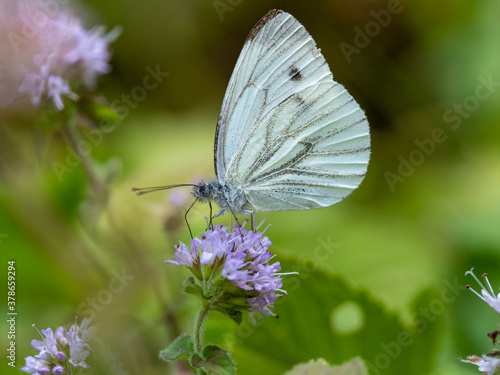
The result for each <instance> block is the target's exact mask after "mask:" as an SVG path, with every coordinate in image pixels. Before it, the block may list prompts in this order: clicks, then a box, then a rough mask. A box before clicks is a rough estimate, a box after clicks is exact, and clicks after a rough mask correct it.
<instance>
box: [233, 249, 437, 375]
mask: <svg viewBox="0 0 500 375" xmlns="http://www.w3.org/2000/svg"><path fill="white" fill-rule="evenodd" d="M280 263H281V268H282V270H286V271H294V270H298V271H299V274H298V275H289V276H286V277H284V278H283V281H284V285H283V289H284V290H286V291H287V292H288V294H287V296H286V297H282V298H278V300H277V301H276V304H275V308H274V309H273V312H275V313H277V314H278V315H279V319H274V318H270V317H267V316H266V317H264V319H263V321H262V323H260V324H258V325H254V324H253V323H252V322H251V321H249V320H248V319H245V320H244V321H243V322H242V324H240V325H239V326H237V327H235V331H234V336H233V337H232V340H231V338H227V339H226V340H227V341H229V342H227V343H226V345H231V344H233V345H234V346H233V348H232V351H231V353H232V357H233V359H234V360H235V361H236V363H238V375H252V374H255V373H265V374H266V375H281V374H283V373H284V372H285V371H287V370H289V369H290V368H292V367H293V365H295V364H296V363H301V362H307V361H309V360H310V359H311V358H324V359H325V360H327V361H328V362H329V363H332V364H341V363H343V362H346V361H348V360H350V359H351V358H353V357H356V356H360V357H362V358H363V360H364V361H365V364H366V367H367V368H368V369H369V370H370V371H372V372H373V373H374V374H384V375H396V374H398V375H399V374H405V375H420V374H425V373H429V371H430V370H431V369H432V366H433V361H434V358H435V355H436V353H437V352H438V350H437V348H436V346H437V345H438V344H439V342H440V340H439V338H440V335H441V334H442V327H443V320H444V314H433V315H432V316H430V317H426V315H425V314H426V312H427V314H428V310H430V309H432V308H434V306H435V301H439V300H440V299H441V294H440V293H439V292H437V291H434V290H432V291H425V292H423V294H422V295H421V296H420V297H419V298H418V301H417V303H416V305H415V307H414V308H413V311H412V312H411V316H412V318H411V320H410V321H406V322H405V323H406V324H404V323H402V322H401V320H400V317H399V316H397V315H396V314H394V313H390V312H387V311H386V310H385V308H384V307H383V306H382V305H381V303H380V302H378V301H376V300H374V299H373V298H372V297H371V296H370V295H368V294H367V293H366V292H365V291H360V290H358V289H354V288H353V287H351V286H350V285H349V284H348V283H347V282H346V281H345V280H344V279H342V278H341V277H338V276H334V275H330V274H328V273H327V272H325V271H324V270H321V269H319V268H318V267H312V266H311V264H307V268H306V267H304V264H301V263H297V262H295V261H292V260H290V259H286V257H285V256H284V255H280ZM349 320H351V321H349ZM231 341H232V342H231Z"/></svg>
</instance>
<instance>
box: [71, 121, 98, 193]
mask: <svg viewBox="0 0 500 375" xmlns="http://www.w3.org/2000/svg"><path fill="white" fill-rule="evenodd" d="M71 126H72V124H70V123H69V121H67V122H66V123H65V124H63V126H62V131H63V134H64V136H65V137H66V139H67V140H68V142H69V144H70V146H71V148H72V149H73V151H75V153H76V154H77V155H78V157H79V158H80V161H81V163H82V165H83V169H84V170H85V173H86V174H87V177H88V178H89V181H90V184H91V185H92V187H93V188H94V190H95V191H96V192H98V193H101V194H102V193H105V192H106V189H107V188H106V185H105V184H104V183H103V182H102V181H101V179H100V178H99V177H98V176H97V173H96V172H95V170H94V167H93V165H92V162H91V160H90V158H89V155H88V154H86V153H83V152H81V150H80V148H79V147H78V142H79V141H80V140H81V139H80V137H79V134H77V133H76V132H74V131H73V129H72V128H71Z"/></svg>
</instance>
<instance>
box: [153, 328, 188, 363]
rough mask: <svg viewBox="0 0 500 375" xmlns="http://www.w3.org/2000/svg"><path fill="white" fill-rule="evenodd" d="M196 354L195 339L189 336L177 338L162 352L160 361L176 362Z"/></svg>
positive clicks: (183, 335)
mask: <svg viewBox="0 0 500 375" xmlns="http://www.w3.org/2000/svg"><path fill="white" fill-rule="evenodd" d="M193 353H194V342H193V338H192V337H191V336H189V335H187V334H182V335H180V336H179V337H177V338H176V339H175V340H174V342H173V343H172V344H170V345H169V346H168V347H167V348H165V349H163V350H162V351H160V359H162V360H164V361H165V362H171V361H175V360H176V359H178V358H180V357H183V356H184V357H187V356H189V355H192V354H193Z"/></svg>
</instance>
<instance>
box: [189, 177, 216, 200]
mask: <svg viewBox="0 0 500 375" xmlns="http://www.w3.org/2000/svg"><path fill="white" fill-rule="evenodd" d="M214 189H215V186H214V182H213V181H209V182H204V181H201V182H200V183H199V184H198V185H195V186H193V192H192V194H193V195H194V196H195V197H196V198H198V199H199V200H200V201H202V202H207V201H209V200H211V199H214Z"/></svg>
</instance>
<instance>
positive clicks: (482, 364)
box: [461, 355, 500, 375]
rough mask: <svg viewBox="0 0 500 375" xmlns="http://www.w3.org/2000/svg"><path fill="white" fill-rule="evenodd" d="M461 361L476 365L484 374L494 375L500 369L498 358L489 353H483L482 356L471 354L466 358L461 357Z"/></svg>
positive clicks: (499, 359)
mask: <svg viewBox="0 0 500 375" xmlns="http://www.w3.org/2000/svg"><path fill="white" fill-rule="evenodd" d="M461 361H462V362H465V363H472V364H473V365H476V366H478V370H479V371H483V373H484V374H486V375H494V374H495V373H497V371H498V370H500V358H495V357H492V356H489V355H483V356H482V357H478V356H477V355H471V356H468V357H467V360H465V359H462V360H461Z"/></svg>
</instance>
